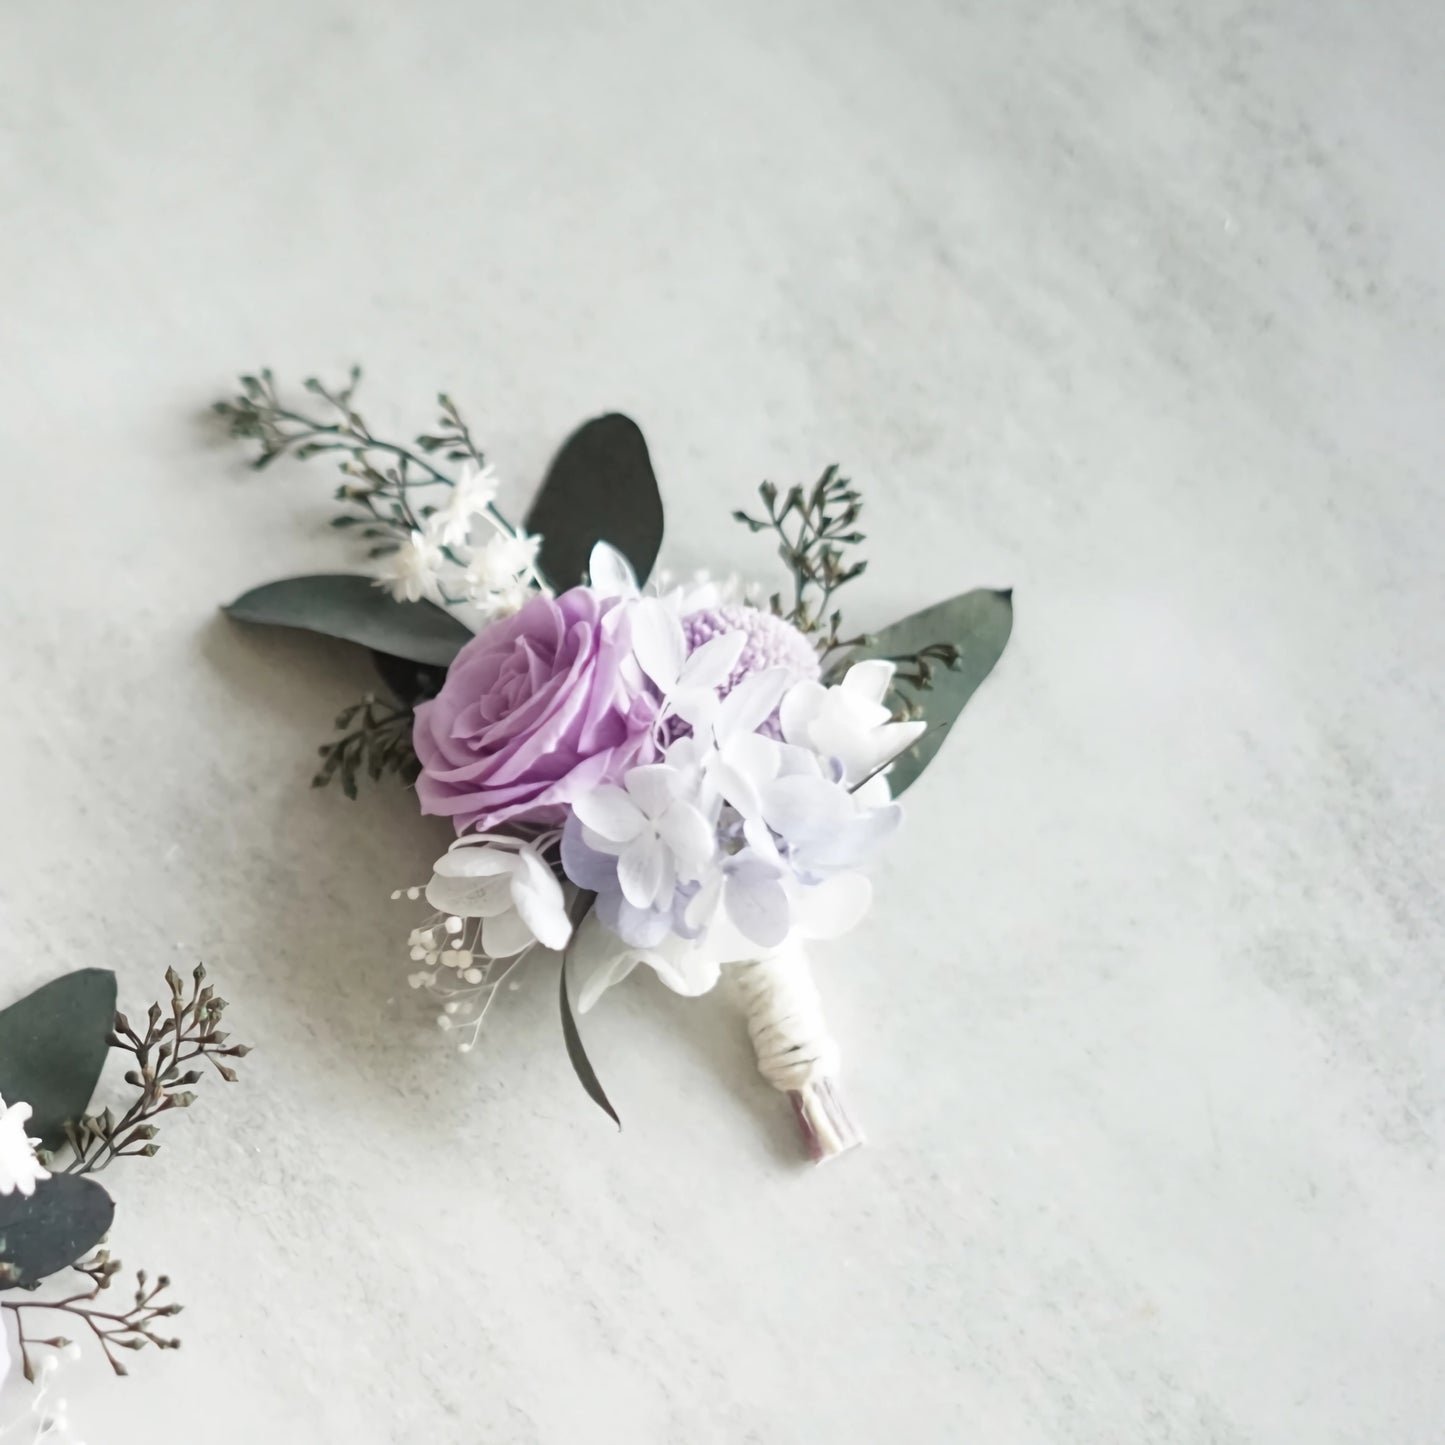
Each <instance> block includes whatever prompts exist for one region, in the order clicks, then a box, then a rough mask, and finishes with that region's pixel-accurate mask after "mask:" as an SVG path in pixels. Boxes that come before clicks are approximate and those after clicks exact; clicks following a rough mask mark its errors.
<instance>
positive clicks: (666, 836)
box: [657, 799, 717, 877]
mask: <svg viewBox="0 0 1445 1445" xmlns="http://www.w3.org/2000/svg"><path fill="white" fill-rule="evenodd" d="M657 834H658V837H660V838H661V839H662V841H663V842H664V843H666V844H667V846H668V849H669V850H670V851H671V853H672V855H673V857H674V858H676V859H677V861H678V862H679V863H681V864H682V865H683V867H684V868H686V869H688V870H690V872H689V876H690V877H691V876H695V874H696V870H697V869H698V868H701V867H702V865H703V864H704V863H706V862H707V861H708V860H709V859H710V858H711V857H712V855H713V851H714V849H715V848H716V847H717V838H716V835H715V834H714V833H713V830H712V829H711V828H709V827H708V825H707V819H706V818H704V817H703V815H702V814H701V813H699V812H698V810H697V809H696V808H694V807H693V806H692V804H691V803H684V802H682V801H681V800H680V799H674V800H673V802H672V803H671V804H670V805H669V806H668V809H667V811H666V812H665V813H663V815H662V817H660V818H659V819H658V820H657Z"/></svg>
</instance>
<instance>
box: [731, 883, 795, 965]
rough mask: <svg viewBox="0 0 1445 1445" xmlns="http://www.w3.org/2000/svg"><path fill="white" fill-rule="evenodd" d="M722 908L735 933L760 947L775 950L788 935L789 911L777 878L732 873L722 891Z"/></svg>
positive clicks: (784, 891)
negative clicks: (734, 927)
mask: <svg viewBox="0 0 1445 1445" xmlns="http://www.w3.org/2000/svg"><path fill="white" fill-rule="evenodd" d="M723 906H724V908H726V909H727V914H728V917H729V918H730V919H732V921H733V923H734V925H735V926H736V927H737V928H738V930H739V931H740V932H741V933H743V934H745V935H746V936H747V937H748V938H749V939H751V940H752V941H753V942H754V943H756V944H757V945H758V946H759V947H760V948H776V947H777V946H778V945H779V944H780V943H781V942H782V941H783V940H784V939H785V938H786V937H787V936H788V930H789V928H790V926H791V924H792V911H791V909H790V908H789V906H788V895H787V891H786V890H785V889H784V887H783V885H782V883H781V882H779V881H778V879H776V878H762V877H753V876H751V875H747V874H733V875H732V876H731V877H729V878H728V880H727V884H726V886H725V887H724V889H723Z"/></svg>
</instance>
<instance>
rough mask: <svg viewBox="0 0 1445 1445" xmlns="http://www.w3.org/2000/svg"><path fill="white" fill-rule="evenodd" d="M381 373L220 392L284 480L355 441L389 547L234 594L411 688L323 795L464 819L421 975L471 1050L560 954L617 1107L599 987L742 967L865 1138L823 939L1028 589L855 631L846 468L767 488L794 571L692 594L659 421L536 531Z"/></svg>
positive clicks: (455, 433) (792, 1048)
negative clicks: (657, 464)
mask: <svg viewBox="0 0 1445 1445" xmlns="http://www.w3.org/2000/svg"><path fill="white" fill-rule="evenodd" d="M357 377H358V373H355V372H354V373H353V375H352V378H351V381H350V383H349V385H348V386H347V387H345V388H341V389H336V390H332V389H328V388H327V387H325V386H323V385H322V384H321V383H320V382H318V381H308V382H307V383H306V390H307V392H308V393H309V394H310V397H311V401H310V402H309V403H307V404H305V405H292V404H290V403H289V402H287V401H285V400H284V399H283V398H282V396H281V394H280V392H279V391H278V389H277V387H276V385H275V382H274V380H273V379H272V377H271V375H270V373H269V372H261V373H259V374H257V375H256V376H248V377H243V378H242V389H241V392H240V393H239V394H238V395H237V396H235V397H234V398H232V399H231V400H229V401H225V402H221V403H219V404H218V410H219V411H220V412H221V414H222V415H223V416H224V417H225V418H226V420H227V422H228V423H229V425H230V428H231V431H232V432H233V434H235V435H236V436H238V437H241V438H244V439H246V440H249V441H254V442H256V443H257V444H258V445H259V454H258V456H257V458H256V465H257V466H266V465H269V464H270V463H272V462H273V461H275V460H277V459H278V458H281V457H283V456H287V455H290V456H294V457H298V458H303V459H304V458H307V457H313V456H317V455H322V454H326V455H330V456H332V457H334V458H337V459H339V461H340V464H341V471H342V474H343V477H342V481H341V484H340V486H339V487H338V489H337V492H336V499H337V501H338V503H340V506H341V511H340V514H339V515H338V516H337V517H336V518H335V521H334V525H335V526H336V527H337V528H338V529H340V530H342V531H343V532H345V533H349V534H351V535H353V536H355V537H357V538H358V540H360V541H361V542H363V543H364V545H365V549H366V553H367V557H368V560H369V563H370V571H369V574H367V575H350V574H328V575H324V576H313V577H297V578H291V579H289V580H287V581H283V582H276V583H271V584H269V585H267V586H264V587H260V588H257V589H256V590H255V591H253V592H249V593H247V594H246V595H245V596H243V597H241V598H239V599H238V600H237V601H236V602H235V603H233V604H232V606H231V607H230V608H229V609H228V610H229V611H230V613H231V615H232V616H233V617H236V618H238V619H240V620H243V621H248V622H259V623H269V624H278V625H284V626H291V627H300V628H306V629H309V630H312V631H316V632H321V633H325V634H328V635H330V636H333V637H338V638H342V639H345V640H347V641H350V642H355V643H360V644H362V645H363V646H366V647H368V648H370V649H371V651H372V653H373V655H374V657H375V659H376V663H377V666H378V669H379V671H380V673H381V676H382V677H383V679H384V680H385V681H386V682H387V684H388V686H389V687H390V689H391V690H392V692H393V694H394V700H390V701H381V700H378V699H377V698H375V697H368V698H367V699H365V700H364V701H363V702H361V703H358V704H357V705H356V706H354V707H352V708H348V709H347V710H346V711H345V712H343V713H342V714H341V715H340V717H339V718H338V720H337V725H338V730H339V731H340V733H341V736H340V737H339V738H338V739H337V740H336V741H334V742H332V743H329V744H327V745H325V746H324V747H323V748H322V749H321V752H322V758H323V761H322V765H321V769H320V771H319V773H318V774H317V777H316V780H315V781H316V782H317V783H318V784H324V783H326V782H328V781H330V780H331V779H333V778H336V779H339V780H340V782H341V784H342V786H343V787H344V788H345V789H346V790H347V792H348V793H351V794H353V795H354V792H355V787H356V780H357V778H358V776H359V775H360V774H362V773H367V774H369V775H370V776H372V777H373V778H380V777H382V776H384V775H386V774H396V775H399V776H400V777H401V778H402V779H403V780H405V781H407V782H409V783H414V784H415V787H416V793H417V797H418V800H419V802H420V805H421V808H422V811H423V812H425V813H433V814H439V815H442V816H445V817H447V818H450V819H451V820H452V822H453V824H454V826H455V829H456V832H457V839H456V842H455V843H454V844H453V845H452V846H451V847H450V848H449V849H448V850H447V852H446V853H445V854H443V855H442V857H440V858H439V859H437V860H436V862H435V864H434V865H433V867H432V870H431V877H430V880H429V881H428V882H426V883H424V884H423V883H417V884H415V885H413V886H410V887H405V888H401V889H398V890H396V891H395V893H394V894H393V896H394V897H397V898H398V899H410V900H415V901H420V900H421V899H422V898H423V897H425V900H426V902H427V904H428V905H429V906H430V908H431V910H432V912H431V913H430V915H429V916H428V917H425V918H422V919H420V920H419V921H418V922H417V923H416V925H415V926H414V927H413V928H412V929H411V931H410V934H409V937H408V943H407V947H408V950H409V952H410V957H411V963H412V969H411V973H410V981H411V983H412V985H413V987H416V988H418V989H426V990H428V991H429V992H431V993H432V994H434V995H435V996H436V997H437V998H438V1000H439V1001H440V1012H439V1015H438V1022H439V1023H440V1025H441V1026H442V1028H443V1029H444V1030H446V1031H447V1032H449V1033H451V1034H453V1035H455V1036H457V1037H458V1038H459V1040H460V1043H461V1046H462V1047H463V1048H470V1047H471V1046H472V1045H473V1044H474V1042H475V1040H476V1037H477V1034H478V1032H479V1030H480V1028H481V1025H482V1022H483V1021H484V1020H485V1018H486V1017H487V1014H488V1011H489V1009H490V1007H491V1004H492V1002H493V1000H494V999H495V997H496V995H497V992H498V990H499V988H500V987H501V985H502V984H503V982H504V981H505V980H507V979H508V978H510V977H511V976H512V974H513V972H514V971H515V970H516V969H517V968H518V967H520V966H521V965H522V964H523V963H524V962H525V961H526V960H528V959H529V958H531V957H533V956H534V955H535V954H537V953H538V952H541V951H547V950H551V951H556V952H557V953H560V954H561V955H562V960H563V961H562V970H561V977H560V981H559V1002H560V1013H561V1021H562V1031H563V1037H564V1040H565V1044H566V1047H567V1052H568V1055H569V1057H570V1059H571V1061H572V1064H573V1066H574V1068H575V1069H576V1071H577V1073H578V1076H579V1077H580V1078H581V1080H582V1083H583V1084H584V1086H585V1087H586V1088H587V1090H588V1092H589V1094H591V1096H592V1097H593V1099H594V1100H595V1101H596V1102H597V1103H598V1104H599V1105H600V1106H601V1107H602V1108H604V1109H605V1110H606V1111H607V1112H608V1113H609V1114H611V1115H612V1117H613V1118H614V1119H615V1118H616V1117H617V1116H616V1113H615V1111H614V1110H613V1108H612V1105H611V1103H610V1101H609V1100H608V1098H607V1095H606V1094H605V1092H604V1091H603V1089H602V1086H601V1084H600V1082H599V1080H598V1078H597V1075H596V1072H595V1071H594V1069H593V1067H592V1064H591V1062H590V1061H589V1060H588V1057H587V1055H586V1052H585V1050H584V1049H583V1047H582V1041H581V1037H580V1034H579V1031H578V1026H577V1021H576V1018H575V1016H574V1010H573V996H574V995H575V1000H576V1010H577V1012H583V1013H585V1012H586V1011H587V1010H588V1009H589V1008H591V1007H592V1006H593V1005H594V1004H595V1003H596V1001H597V1000H598V999H599V998H600V997H601V995H602V994H603V993H604V992H605V991H606V989H608V988H609V987H611V986H612V985H614V984H617V983H619V982H620V981H621V980H622V979H624V978H625V977H626V976H627V975H628V974H629V973H630V972H631V971H632V970H633V969H635V968H636V967H638V966H639V965H641V966H644V967H647V968H651V969H652V970H653V971H654V972H655V973H656V974H657V976H658V977H659V978H660V979H661V980H662V981H663V982H664V983H665V984H666V985H667V986H668V987H669V988H672V989H674V990H676V991H677V992H678V993H682V994H688V995H695V994H702V993H706V992H707V991H709V990H710V989H712V988H713V987H714V986H715V985H716V984H717V983H718V981H719V980H720V978H722V977H723V976H724V975H729V976H731V978H732V979H733V980H734V982H735V985H736V990H737V993H738V996H739V998H740V999H741V1001H742V1006H743V1010H744V1013H745V1017H746V1022H747V1028H748V1031H749V1034H750V1035H751V1038H752V1041H753V1045H754V1048H755V1050H756V1054H757V1060H758V1066H759V1068H760V1070H761V1072H762V1073H763V1075H764V1077H765V1078H767V1080H768V1081H769V1082H770V1083H771V1084H773V1085H774V1086H775V1087H776V1088H777V1089H778V1090H779V1091H780V1092H782V1093H784V1094H785V1095H787V1097H788V1098H789V1100H790V1101H791V1103H792V1106H793V1109H794V1111H795V1113H796V1116H797V1118H798V1121H799V1124H800V1126H801V1130H802V1134H803V1139H804V1142H805V1144H806V1147H807V1149H808V1151H809V1153H810V1154H811V1155H812V1157H814V1158H816V1159H826V1158H830V1157H832V1156H833V1155H836V1154H838V1153H841V1152H843V1151H844V1150H846V1149H848V1148H849V1147H851V1146H852V1145H854V1144H856V1143H858V1142H860V1135H859V1132H858V1130H857V1129H856V1127H855V1126H854V1124H853V1122H852V1120H851V1118H850V1117H849V1115H848V1112H847V1110H846V1109H845V1108H844V1106H843V1102H842V1098H841V1096H840V1093H839V1090H838V1070H839V1049H838V1045H837V1043H836V1042H835V1040H834V1039H833V1037H832V1035H831V1034H830V1033H829V1031H828V1028H827V1025H826V1022H825V1020H824V1016H823V1012H822V1005H821V1001H820V998H819V994H818V991H817V988H816V985H815V982H814V979H813V974H812V971H811V967H810V963H809V956H810V953H811V952H812V951H813V950H814V949H815V948H816V946H817V945H818V944H819V943H820V942H823V941H825V940H827V939H830V938H833V937H836V936H838V935H840V934H842V933H845V932H847V931H848V930H849V929H850V928H852V927H853V926H854V925H855V924H857V923H858V921H859V920H860V919H861V918H862V917H863V915H864V914H865V913H866V911H867V909H868V908H869V906H870V903H871V900H872V888H871V885H870V883H869V880H868V876H867V872H866V869H867V866H868V863H869V861H870V860H871V859H872V858H873V857H874V856H875V855H876V854H877V852H878V851H879V850H880V849H881V848H883V847H885V846H886V845H887V843H888V841H889V839H890V838H891V836H892V835H893V834H894V833H895V832H896V831H897V829H898V826H899V824H900V822H901V821H902V815H903V810H902V807H901V805H900V804H899V803H898V801H897V799H898V797H899V795H900V794H902V793H903V792H904V790H905V789H906V788H908V787H909V786H910V785H911V784H912V783H913V782H914V781H915V780H916V779H917V778H918V777H919V775H920V774H921V773H922V772H923V770H924V769H925V768H926V767H927V765H928V763H929V762H930V761H931V760H932V758H933V756H934V755H935V753H936V752H937V751H938V748H939V746H940V745H941V744H942V742H943V739H944V737H945V735H946V734H947V732H948V730H949V728H950V727H951V726H952V724H953V722H954V721H955V719H956V718H957V716H958V714H959V712H960V711H961V710H962V708H963V706H964V704H965V703H966V702H967V701H968V699H969V698H970V697H971V696H972V694H973V692H974V691H975V689H976V688H977V687H978V686H979V684H980V683H981V682H982V681H983V680H984V678H985V677H986V676H987V675H988V673H989V672H990V670H991V669H992V668H993V665H994V663H995V662H996V661H997V660H998V658H999V656H1000V654H1001V653H1002V651H1003V648H1004V645H1005V643H1006V642H1007V640H1008V636H1009V631H1010V628H1011V625H1012V615H1013V614H1012V602H1011V595H1010V593H1009V592H1007V591H996V590H988V589H985V590H977V591H971V592H964V593H961V594H959V595H957V596H954V597H950V598H949V599H947V600H946V601H943V602H940V603H938V604H936V605H935V606H933V607H929V608H926V609H925V610H923V611H921V612H918V613H915V614H913V615H912V616H910V617H906V618H904V619H902V620H901V621H899V622H896V623H894V624H893V625H892V626H890V627H886V628H883V629H882V630H881V631H878V632H875V633H869V634H863V633H850V632H849V631H848V630H847V629H846V628H845V627H844V623H843V617H842V613H841V611H840V609H839V606H838V595H839V593H840V591H841V590H842V589H843V588H844V587H846V586H847V585H848V584H849V583H851V582H853V581H854V580H855V579H857V578H858V577H859V576H860V575H861V574H862V573H863V571H864V563H863V562H862V561H861V560H858V559H857V549H858V547H859V545H860V544H861V543H862V542H863V540H864V538H863V533H862V531H861V530H860V519H861V516H862V499H861V496H860V494H859V492H858V490H857V489H856V488H855V487H854V486H853V484H852V483H851V482H850V481H848V480H847V479H846V478H845V477H844V476H842V475H841V473H840V472H839V471H838V469H837V468H836V467H829V468H828V469H827V470H826V471H824V472H823V474H822V476H821V477H820V478H819V479H818V480H817V481H816V482H815V483H813V484H812V485H811V486H806V487H804V486H793V487H790V488H787V489H780V488H777V487H775V486H773V485H772V484H771V483H766V482H765V483H764V484H763V485H762V487H761V488H760V489H759V500H760V508H759V509H758V510H755V511H737V512H735V513H734V514H733V515H734V517H735V518H736V520H737V521H738V522H740V523H741V524H742V525H744V526H746V527H747V528H749V529H750V530H751V531H753V532H755V533H759V534H763V535H765V536H767V537H769V538H770V539H771V540H772V542H773V545H774V550H775V552H776V554H777V556H778V558H779V560H780V561H781V563H782V564H783V569H784V576H785V585H784V586H783V588H781V589H780V590H778V591H776V592H772V593H771V594H768V595H764V594H762V593H760V592H758V591H756V590H753V589H747V588H743V587H741V586H739V585H738V584H737V583H736V582H732V581H720V580H716V579H711V578H707V577H698V578H694V579H692V580H691V581H687V582H677V581H674V580H673V579H671V578H669V577H667V576H666V575H665V574H661V573H655V572H654V563H655V562H656V559H657V555H658V551H659V548H660V546H661V542H662V530H663V506H662V499H661V496H660V494H659V491H658V487H657V482H656V478H655V476H654V474H653V469H652V465H651V461H650V458H649V456H648V451H647V446H646V443H645V441H644V440H643V437H642V433H641V432H640V431H639V430H638V428H637V426H636V425H635V423H633V422H632V421H631V420H629V419H628V418H626V417H624V416H620V415H616V414H613V415H608V416H603V417H600V418H598V419H596V420H594V421H590V422H587V423H586V424H584V425H583V426H582V427H581V428H579V429H578V430H577V431H576V432H575V433H574V434H573V435H572V436H571V437H570V438H569V439H568V441H567V442H566V443H565V444H564V446H563V447H562V449H561V451H560V452H559V453H558V455H557V457H556V459H555V460H554V462H553V464H552V466H551V469H550V470H549V472H548V475H547V477H546V480H545V481H544V483H543V485H542V488H541V490H540V492H539V494H538V496H537V499H536V501H535V502H534V503H533V505H532V507H531V509H530V511H529V512H528V514H527V516H526V518H525V521H524V522H523V523H522V524H520V525H518V524H515V523H513V522H510V521H509V520H507V519H506V518H505V517H504V516H503V515H502V514H501V512H500V511H499V510H498V508H497V505H496V499H495V498H496V486H495V479H494V475H493V473H492V471H491V469H490V468H489V466H488V465H487V462H486V458H485V457H484V455H483V454H482V452H481V450H480V449H479V447H478V446H477V444H476V442H475V441H474V439H473V437H472V434H471V432H470V430H469V428H468V427H467V425H466V423H465V422H464V421H463V420H462V417H461V415H460V413H459V411H458V410H457V408H456V406H455V405H454V404H453V403H452V402H451V401H450V400H449V399H448V398H447V397H445V396H443V397H441V398H440V399H439V405H440V417H439V420H438V423H437V426H436V429H435V430H434V431H433V432H430V433H425V434H423V435H421V436H418V437H417V438H416V439H415V441H414V442H411V443H408V444H401V443H398V442H394V441H391V440H388V439H384V438H382V437H379V436H377V435H376V434H374V433H373V432H372V431H371V430H370V428H369V427H368V425H367V423H366V422H365V420H364V419H363V417H362V416H361V415H360V413H359V412H358V411H357V409H356V404H355V386H356V382H357ZM569 977H570V979H571V987H570V989H569Z"/></svg>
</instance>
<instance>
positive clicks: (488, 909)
mask: <svg viewBox="0 0 1445 1445" xmlns="http://www.w3.org/2000/svg"><path fill="white" fill-rule="evenodd" d="M426 901H427V902H428V903H430V904H431V906H432V907H433V908H435V909H436V911H437V912H438V913H451V914H454V915H455V916H456V917H458V918H494V917H496V915H497V914H499V913H506V912H507V911H508V910H509V909H510V908H511V906H512V886H511V875H510V874H508V875H506V876H505V877H496V878H447V877H445V876H443V875H438V876H436V877H434V878H433V879H432V880H431V882H430V883H428V884H427V886H426Z"/></svg>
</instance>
